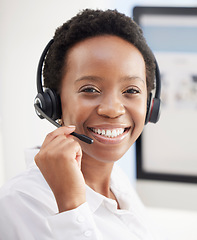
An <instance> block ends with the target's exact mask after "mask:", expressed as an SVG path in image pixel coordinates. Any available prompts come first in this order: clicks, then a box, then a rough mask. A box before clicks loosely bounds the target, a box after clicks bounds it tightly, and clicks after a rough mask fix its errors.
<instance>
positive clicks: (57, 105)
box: [34, 39, 161, 144]
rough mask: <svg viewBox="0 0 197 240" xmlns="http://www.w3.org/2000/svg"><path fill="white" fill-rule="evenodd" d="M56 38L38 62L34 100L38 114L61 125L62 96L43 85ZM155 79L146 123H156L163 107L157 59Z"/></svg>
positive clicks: (90, 140)
mask: <svg viewBox="0 0 197 240" xmlns="http://www.w3.org/2000/svg"><path fill="white" fill-rule="evenodd" d="M53 42H54V40H53V39H52V40H50V42H49V43H48V44H47V46H46V47H45V49H44V51H43V52H42V55H41V57H40V61H39V63H38V68H37V91H38V93H37V96H36V98H35V100H34V107H35V110H36V113H37V115H38V116H39V117H40V118H41V119H43V118H46V119H47V120H48V121H50V122H51V123H52V124H54V125H55V126H56V127H61V125H59V124H58V123H57V122H56V120H57V119H60V118H61V115H62V111H61V101H60V96H59V95H58V94H57V93H56V92H55V91H54V90H53V89H50V88H44V87H43V81H42V69H43V65H44V60H45V57H46V55H47V53H48V50H49V48H50V47H51V45H52V44H53ZM155 66H156V68H155V81H156V89H155V94H154V97H153V93H152V92H151V93H150V95H149V97H148V101H147V113H146V119H145V124H147V123H148V122H152V123H156V122H158V120H159V117H160V109H161V100H160V95H161V77H160V71H159V66H158V64H157V61H156V60H155ZM72 135H74V136H75V137H77V138H79V139H80V140H82V141H84V142H86V143H89V144H91V143H93V140H92V139H91V138H89V137H87V136H85V135H82V134H78V133H75V132H73V133H72Z"/></svg>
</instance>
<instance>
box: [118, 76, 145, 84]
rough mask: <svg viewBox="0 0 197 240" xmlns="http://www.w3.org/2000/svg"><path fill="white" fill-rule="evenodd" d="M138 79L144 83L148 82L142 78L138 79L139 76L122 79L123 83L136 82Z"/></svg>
mask: <svg viewBox="0 0 197 240" xmlns="http://www.w3.org/2000/svg"><path fill="white" fill-rule="evenodd" d="M136 79H139V80H140V81H142V82H143V83H145V81H146V80H144V79H143V78H141V77H138V76H129V75H128V76H125V77H123V78H121V81H128V80H129V81H133V80H136Z"/></svg>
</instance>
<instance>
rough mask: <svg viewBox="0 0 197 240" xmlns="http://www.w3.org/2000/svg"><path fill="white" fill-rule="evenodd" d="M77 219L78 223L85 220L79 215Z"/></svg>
mask: <svg viewBox="0 0 197 240" xmlns="http://www.w3.org/2000/svg"><path fill="white" fill-rule="evenodd" d="M77 221H78V222H79V223H83V222H84V221H85V218H84V216H82V215H79V216H78V217H77Z"/></svg>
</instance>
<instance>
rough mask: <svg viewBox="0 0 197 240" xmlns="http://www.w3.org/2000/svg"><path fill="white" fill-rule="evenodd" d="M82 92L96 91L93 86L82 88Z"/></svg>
mask: <svg viewBox="0 0 197 240" xmlns="http://www.w3.org/2000/svg"><path fill="white" fill-rule="evenodd" d="M82 92H87V93H96V92H97V93H98V91H97V90H96V89H94V88H85V89H83V90H82Z"/></svg>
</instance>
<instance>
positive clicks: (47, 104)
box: [35, 88, 61, 120]
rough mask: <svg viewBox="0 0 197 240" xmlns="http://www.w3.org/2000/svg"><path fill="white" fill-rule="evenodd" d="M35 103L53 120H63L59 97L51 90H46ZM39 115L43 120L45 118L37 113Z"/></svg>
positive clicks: (37, 97)
mask: <svg viewBox="0 0 197 240" xmlns="http://www.w3.org/2000/svg"><path fill="white" fill-rule="evenodd" d="M35 103H36V104H38V105H39V107H40V108H41V110H42V111H43V112H44V113H45V114H46V115H47V116H48V117H50V118H51V119H52V120H57V119H59V118H61V102H60V97H59V95H57V94H56V92H55V91H53V90H52V89H50V88H46V89H45V90H44V91H43V93H38V94H37V96H36V98H35ZM37 115H38V116H39V117H40V118H41V119H42V118H43V116H42V115H41V114H39V112H37Z"/></svg>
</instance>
